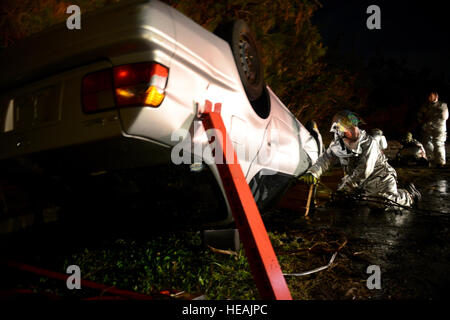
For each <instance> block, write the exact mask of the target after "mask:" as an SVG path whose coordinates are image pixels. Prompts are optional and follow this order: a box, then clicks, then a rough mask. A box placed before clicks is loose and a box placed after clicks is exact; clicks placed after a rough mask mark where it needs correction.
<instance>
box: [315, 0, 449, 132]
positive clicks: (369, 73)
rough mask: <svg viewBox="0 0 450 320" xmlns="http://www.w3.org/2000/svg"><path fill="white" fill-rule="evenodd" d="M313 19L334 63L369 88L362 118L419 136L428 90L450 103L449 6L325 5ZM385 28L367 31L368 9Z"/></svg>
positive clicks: (403, 3) (411, 3) (409, 3)
mask: <svg viewBox="0 0 450 320" xmlns="http://www.w3.org/2000/svg"><path fill="white" fill-rule="evenodd" d="M321 3H322V5H323V6H322V8H320V9H318V10H317V12H316V14H315V16H314V18H313V23H315V24H316V25H317V26H318V27H319V30H320V33H321V35H322V37H323V42H324V44H325V45H326V46H327V47H328V52H327V55H328V59H329V61H330V63H334V64H338V65H340V66H341V67H342V66H345V67H347V68H349V69H350V70H352V71H355V72H358V73H359V75H360V76H359V80H358V81H360V82H365V83H366V84H367V85H368V87H369V88H371V89H370V93H369V97H368V103H367V104H368V105H367V108H366V110H364V111H363V112H362V113H363V114H364V115H365V116H366V117H367V118H368V120H369V121H370V124H369V126H373V127H375V126H378V127H380V128H381V129H383V130H384V131H385V133H386V134H388V135H393V136H399V135H402V134H403V133H404V132H405V131H406V130H411V131H413V132H414V133H415V134H416V135H418V134H420V130H419V127H418V124H417V123H416V112H417V109H418V108H419V107H420V105H421V104H422V103H424V102H425V101H426V98H427V95H428V93H429V91H430V90H436V91H438V92H439V96H440V100H442V101H448V97H449V87H450V86H449V83H450V81H449V80H450V59H449V58H450V34H449V30H450V26H449V20H448V10H447V6H446V2H445V1H420V2H418V1H361V0H360V1H355V0H350V1H348V0H347V1H337V0H331V1H326V0H325V1H322V2H321ZM372 4H375V5H378V6H379V7H380V9H381V29H380V30H376V29H374V30H369V29H368V28H367V27H366V20H367V18H368V17H369V16H370V14H367V13H366V10H367V7H368V6H369V5H372Z"/></svg>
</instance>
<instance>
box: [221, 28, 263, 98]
mask: <svg viewBox="0 0 450 320" xmlns="http://www.w3.org/2000/svg"><path fill="white" fill-rule="evenodd" d="M214 33H215V34H216V35H218V36H219V37H221V38H222V39H224V40H225V41H227V42H228V44H229V45H230V47H231V51H232V52H233V57H234V61H235V63H236V66H237V69H238V71H239V77H240V78H241V81H242V84H243V86H244V89H245V93H246V94H247V97H248V99H249V100H250V102H253V101H255V100H257V99H258V98H260V97H261V95H262V94H263V88H264V86H265V83H264V69H263V65H262V62H261V56H260V54H259V50H258V47H257V45H256V40H255V36H254V35H253V33H252V32H251V30H250V28H249V27H248V25H247V24H246V23H245V22H244V21H243V20H235V21H231V22H229V23H227V24H224V25H221V26H219V27H218V28H217V29H216V30H215V31H214Z"/></svg>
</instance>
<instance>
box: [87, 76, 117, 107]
mask: <svg viewBox="0 0 450 320" xmlns="http://www.w3.org/2000/svg"><path fill="white" fill-rule="evenodd" d="M82 97H83V110H84V111H85V112H96V111H101V110H105V109H110V108H113V107H114V96H113V77H112V72H111V69H106V70H102V71H98V72H95V73H91V74H89V75H87V76H86V77H84V78H83V84H82Z"/></svg>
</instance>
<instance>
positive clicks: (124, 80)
mask: <svg viewBox="0 0 450 320" xmlns="http://www.w3.org/2000/svg"><path fill="white" fill-rule="evenodd" d="M167 76H168V70H167V68H165V67H163V66H161V65H159V64H156V63H135V64H127V65H123V66H118V67H114V86H115V94H116V101H117V106H118V107H128V106H150V107H158V106H159V105H160V104H161V102H162V100H163V99H164V89H165V87H166V82H167Z"/></svg>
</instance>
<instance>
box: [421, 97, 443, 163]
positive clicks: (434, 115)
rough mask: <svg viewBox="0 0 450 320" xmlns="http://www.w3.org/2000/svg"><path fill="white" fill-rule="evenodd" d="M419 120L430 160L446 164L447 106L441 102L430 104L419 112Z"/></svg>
mask: <svg viewBox="0 0 450 320" xmlns="http://www.w3.org/2000/svg"><path fill="white" fill-rule="evenodd" d="M417 118H418V120H419V122H421V123H422V130H423V137H422V139H423V141H422V142H423V145H424V147H425V151H426V153H427V157H428V160H431V161H433V162H434V163H436V164H440V165H443V164H445V140H446V139H447V126H446V121H447V119H448V108H447V104H446V103H444V102H441V101H436V102H428V103H426V104H425V105H423V106H422V108H421V109H420V110H419V114H418V117H417Z"/></svg>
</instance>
